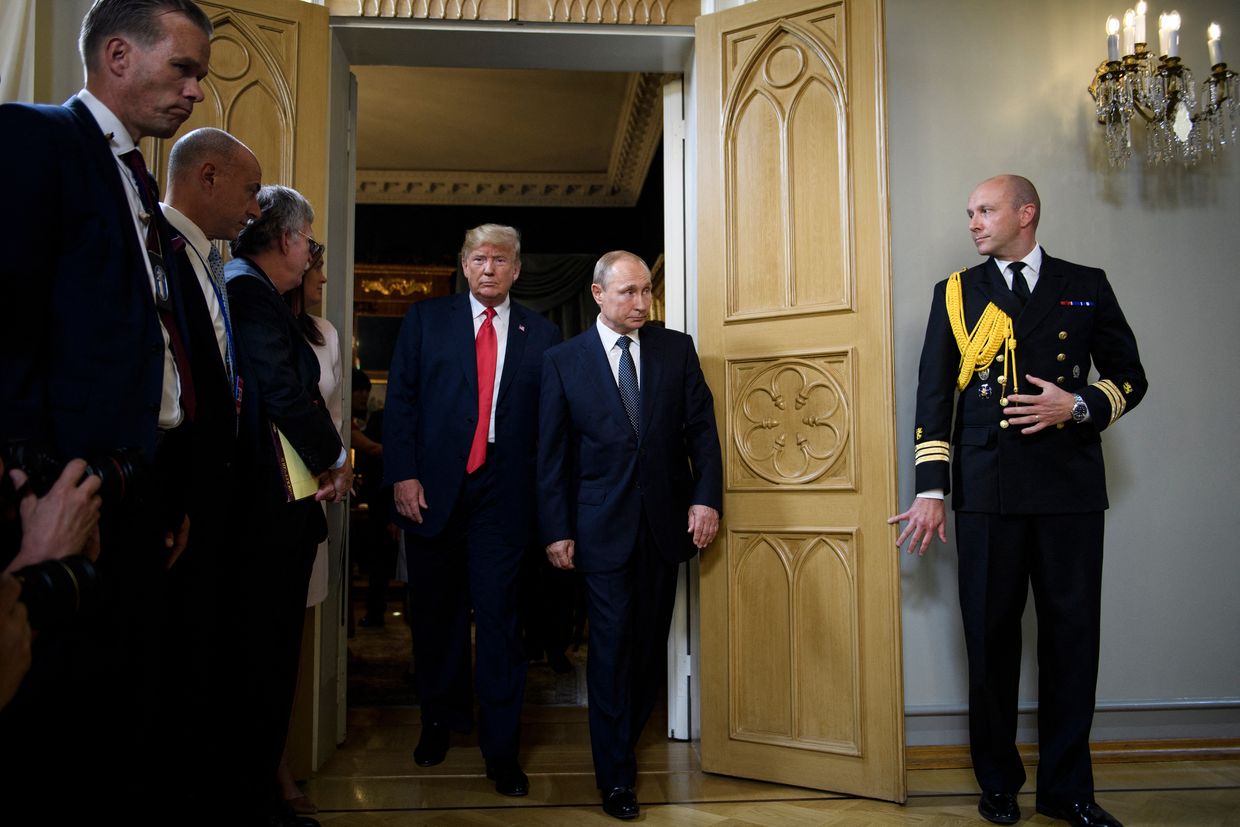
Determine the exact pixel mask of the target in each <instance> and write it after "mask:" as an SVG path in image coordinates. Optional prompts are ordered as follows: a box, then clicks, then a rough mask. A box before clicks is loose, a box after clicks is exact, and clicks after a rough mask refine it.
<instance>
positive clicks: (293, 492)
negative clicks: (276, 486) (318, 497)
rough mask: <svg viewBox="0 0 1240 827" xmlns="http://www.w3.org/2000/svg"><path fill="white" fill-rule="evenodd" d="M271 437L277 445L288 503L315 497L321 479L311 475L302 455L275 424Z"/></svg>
mask: <svg viewBox="0 0 1240 827" xmlns="http://www.w3.org/2000/svg"><path fill="white" fill-rule="evenodd" d="M271 436H272V440H273V441H274V442H275V444H276V461H277V462H279V463H280V475H281V477H282V478H283V482H284V493H285V496H287V497H288V501H289V502H293V501H295V500H304V499H305V498H306V497H313V496H314V494H315V492H316V491H318V490H319V478H318V477H316V476H315V475H314V474H311V473H310V469H309V468H307V467H306V463H305V461H303V460H302V458H301V455H300V454H298V453H297V450H296V449H295V448H294V447H293V444H292V443H291V442H289V441H288V437H286V436H285V435H284V433H283V432H282V431H281V430H280V429H279V428H277V427H276V426H275V423H272V425H271Z"/></svg>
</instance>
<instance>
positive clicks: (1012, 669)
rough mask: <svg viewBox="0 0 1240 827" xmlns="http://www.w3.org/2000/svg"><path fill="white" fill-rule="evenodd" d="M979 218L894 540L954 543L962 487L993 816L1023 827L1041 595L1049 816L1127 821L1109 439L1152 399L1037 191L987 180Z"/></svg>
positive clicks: (969, 624)
mask: <svg viewBox="0 0 1240 827" xmlns="http://www.w3.org/2000/svg"><path fill="white" fill-rule="evenodd" d="M968 214H969V218H970V222H969V230H970V232H971V233H972V235H973V241H974V244H975V245H976V247H977V250H978V252H979V253H981V254H982V255H985V256H987V259H986V261H985V262H984V263H983V264H980V265H978V266H976V267H973V268H971V269H969V270H965V271H961V272H959V273H956V274H954V275H953V276H952V277H951V278H949V279H947V280H946V281H942V282H939V284H938V285H936V286H935V289H934V299H933V303H932V305H931V308H930V321H929V323H928V325H927V327H926V340H925V344H924V346H923V347H922V352H921V369H920V374H919V381H918V387H917V426H916V432H915V435H914V436H915V441H916V469H917V492H918V494H917V499H916V500H915V501H914V503H913V506H912V507H911V508H910V509H909V510H908V511H906V512H904V513H903V514H898V515H896V516H895V517H892V518H891V520H890V522H899V521H904V520H907V521H908V523H909V524H908V526H907V527H906V528H905V529H904V531H902V532H901V533H900V536H899V539H898V540H897V541H896V543H897V545H902V544H903V543H904V542H905V540H906V539H908V540H909V541H910V542H909V551H910V552H912V551H914V550H915V549H916V550H917V552H918V553H919V554H923V553H925V551H926V548H927V547H928V546H929V544H930V542H931V540H932V538H933V537H934V535H936V534H937V535H938V536H939V538H940V539H941V540H946V538H947V537H946V531H945V529H944V525H945V518H944V507H943V496H944V494H946V493H947V492H948V491H951V493H952V500H953V501H952V505H953V507H954V509H955V512H956V547H957V550H958V552H959V555H960V565H959V572H960V608H961V614H962V617H963V620H964V631H965V643H966V646H967V650H968V657H969V742H970V748H971V751H972V754H973V770H974V774H975V775H976V776H977V781H978V784H979V785H980V786H981V788H982V797H981V800H980V802H979V804H978V810H979V812H980V813H981V814H982V816H983V817H985V818H986V819H988V820H989V821H992V822H995V823H997V824H1011V823H1014V822H1015V821H1017V820H1019V819H1020V807H1019V806H1018V803H1017V800H1016V794H1017V793H1018V792H1019V791H1020V788H1021V785H1022V784H1024V781H1025V771H1024V767H1023V766H1022V765H1021V760H1020V755H1019V754H1018V752H1017V750H1016V723H1017V709H1016V705H1017V694H1018V689H1019V680H1020V660H1021V654H1020V650H1021V629H1020V624H1021V615H1022V614H1023V612H1024V607H1025V596H1026V594H1027V592H1028V590H1029V587H1030V584H1032V587H1033V594H1034V601H1035V604H1036V606H1037V613H1038V701H1039V702H1038V742H1039V760H1038V779H1037V809H1038V812H1040V813H1043V814H1045V815H1049V816H1052V817H1054V818H1060V819H1063V820H1066V821H1068V822H1070V823H1072V824H1076V825H1083V826H1084V827H1092V825H1118V824H1119V822H1118V821H1117V820H1116V819H1115V818H1113V817H1112V816H1111V815H1110V814H1109V813H1107V812H1106V811H1105V810H1103V809H1102V808H1101V807H1099V806H1098V805H1097V803H1096V802H1095V801H1094V786H1093V773H1092V770H1091V767H1090V757H1089V730H1090V726H1091V724H1092V721H1093V710H1094V692H1095V687H1096V683H1097V676H1098V639H1099V618H1100V614H1101V606H1100V604H1101V592H1102V545H1103V543H1102V534H1103V510H1104V509H1105V508H1106V507H1107V494H1106V480H1105V470H1104V468H1103V461H1102V445H1101V441H1100V438H1099V434H1100V433H1101V432H1102V430H1103V429H1105V428H1107V427H1108V426H1110V425H1112V424H1114V423H1115V421H1116V420H1118V419H1119V418H1120V417H1121V416H1123V415H1124V414H1125V413H1126V412H1127V411H1128V410H1130V409H1131V408H1133V407H1135V406H1136V405H1137V404H1138V403H1139V402H1140V401H1141V399H1142V397H1144V396H1145V391H1146V387H1147V382H1146V379H1145V372H1144V371H1143V370H1142V368H1141V360H1140V357H1139V356H1138V353H1137V343H1136V339H1135V338H1134V336H1133V334H1132V330H1131V328H1129V326H1128V322H1127V321H1126V320H1125V319H1124V314H1123V312H1122V311H1121V310H1120V307H1119V303H1118V302H1117V301H1116V298H1115V293H1114V292H1113V291H1112V290H1111V285H1110V283H1109V282H1108V281H1107V278H1106V274H1105V273H1103V272H1102V271H1101V270H1098V269H1095V268H1092V267H1082V266H1080V265H1077V264H1071V263H1069V262H1066V261H1061V260H1059V259H1056V258H1051V257H1050V256H1049V255H1047V254H1046V253H1045V251H1044V250H1043V249H1042V248H1041V247H1039V246H1038V244H1037V241H1036V240H1035V231H1036V229H1037V225H1038V218H1039V217H1040V214H1041V202H1040V200H1039V199H1038V194H1037V191H1036V190H1035V189H1034V187H1033V184H1031V183H1030V182H1029V181H1028V180H1027V179H1025V178H1021V177H1019V176H1014V175H1001V176H998V177H996V178H991V179H988V180H986V181H984V182H982V184H981V185H979V186H978V187H977V189H976V190H974V191H973V194H972V196H971V197H970V198H969V206H968ZM1018 343H1019V350H1018V349H1017V344H1018ZM1091 364H1092V365H1093V366H1094V367H1096V369H1097V372H1098V374H1099V378H1098V380H1097V381H1095V382H1093V383H1091V382H1090V381H1089V373H1090V367H1091ZM957 395H958V399H957ZM953 400H955V404H954V407H955V422H954V424H953V418H952V409H953ZM949 440H950V442H949ZM949 446H955V452H956V456H955V460H954V462H952V463H951V468H950V474H949V468H948V457H949V450H950V448H949Z"/></svg>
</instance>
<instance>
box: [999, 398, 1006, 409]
mask: <svg viewBox="0 0 1240 827" xmlns="http://www.w3.org/2000/svg"><path fill="white" fill-rule="evenodd" d="M999 404H1000V405H1002V406H1003V407H1005V408H1006V407H1007V397H1006V396H1000V397H999Z"/></svg>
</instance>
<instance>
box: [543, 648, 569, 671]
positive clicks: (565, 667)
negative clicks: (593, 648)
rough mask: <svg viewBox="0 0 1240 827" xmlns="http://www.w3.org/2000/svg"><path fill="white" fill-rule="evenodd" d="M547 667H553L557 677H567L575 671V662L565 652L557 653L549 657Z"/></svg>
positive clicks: (552, 669)
mask: <svg viewBox="0 0 1240 827" xmlns="http://www.w3.org/2000/svg"><path fill="white" fill-rule="evenodd" d="M547 665H548V666H550V667H551V671H552V672H555V673H556V674H557V675H567V674H568V673H569V672H572V671H573V662H572V661H571V660H569V659H568V656H567V655H565V654H564V653H563V652H555V653H553V654H550V655H547Z"/></svg>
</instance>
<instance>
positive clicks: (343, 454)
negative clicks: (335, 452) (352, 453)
mask: <svg viewBox="0 0 1240 827" xmlns="http://www.w3.org/2000/svg"><path fill="white" fill-rule="evenodd" d="M348 460H349V452H348V451H347V450H345V449H344V448H341V449H340V456H338V457H336V464H335V465H333V466H332V468H331V470H333V471H335V470H336V469H338V468H343V467H344V464H345V463H346V462H348Z"/></svg>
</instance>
